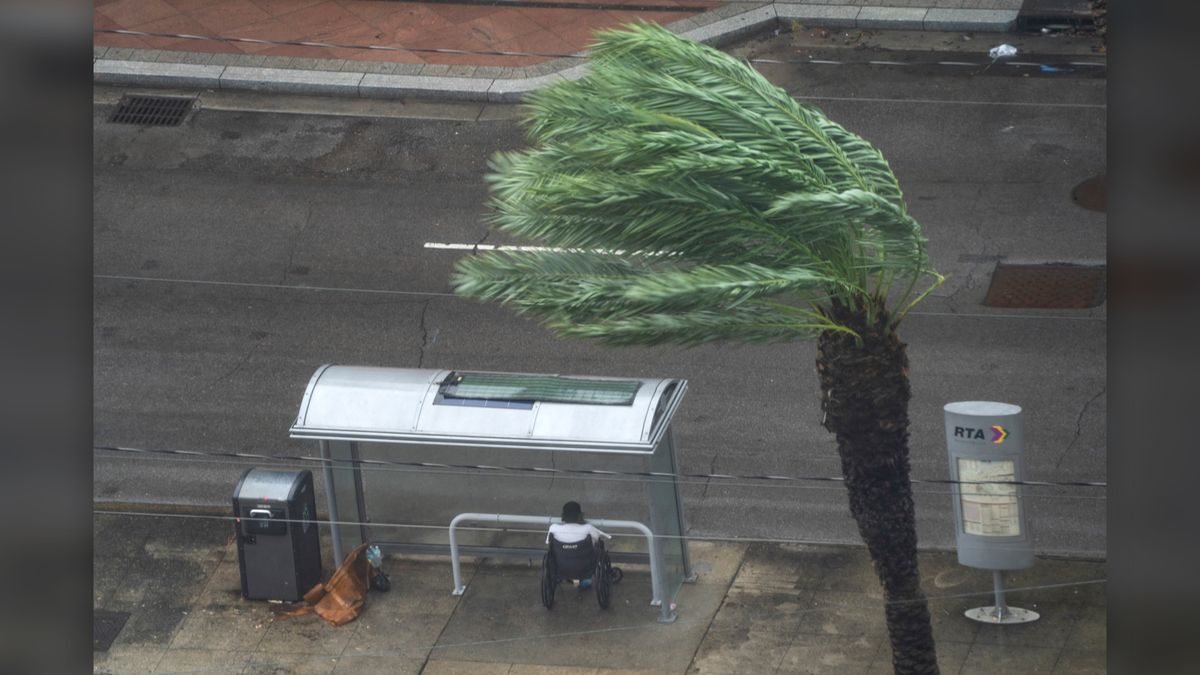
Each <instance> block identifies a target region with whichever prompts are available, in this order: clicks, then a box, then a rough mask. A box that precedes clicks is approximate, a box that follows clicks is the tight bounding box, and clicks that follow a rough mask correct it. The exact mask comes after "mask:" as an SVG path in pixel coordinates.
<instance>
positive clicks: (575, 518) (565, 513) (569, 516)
mask: <svg viewBox="0 0 1200 675" xmlns="http://www.w3.org/2000/svg"><path fill="white" fill-rule="evenodd" d="M562 521H563V522H564V523H582V522H583V507H581V506H580V505H579V502H567V503H566V504H563V510H562Z"/></svg>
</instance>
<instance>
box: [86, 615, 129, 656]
mask: <svg viewBox="0 0 1200 675" xmlns="http://www.w3.org/2000/svg"><path fill="white" fill-rule="evenodd" d="M128 619H129V612H110V611H109V610H107V609H93V610H92V650H93V651H98V652H106V651H108V648H109V647H111V646H112V643H113V640H116V639H117V635H118V634H119V633H120V632H121V629H122V628H124V627H125V622H126V621H127V620H128Z"/></svg>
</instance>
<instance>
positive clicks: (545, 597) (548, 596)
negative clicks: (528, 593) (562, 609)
mask: <svg viewBox="0 0 1200 675" xmlns="http://www.w3.org/2000/svg"><path fill="white" fill-rule="evenodd" d="M556 586H558V580H557V579H555V569H554V558H552V557H550V554H549V553H546V554H545V555H543V556H542V605H543V606H544V607H545V608H546V609H552V608H553V607H554V589H555V587H556Z"/></svg>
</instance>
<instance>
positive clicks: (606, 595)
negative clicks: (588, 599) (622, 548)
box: [595, 551, 613, 609]
mask: <svg viewBox="0 0 1200 675" xmlns="http://www.w3.org/2000/svg"><path fill="white" fill-rule="evenodd" d="M595 584H596V602H597V603H599V605H600V609H608V606H609V604H611V603H612V587H613V566H612V562H611V561H609V559H608V552H607V551H601V553H600V560H599V561H597V562H596V575H595Z"/></svg>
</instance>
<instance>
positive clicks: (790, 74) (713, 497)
mask: <svg viewBox="0 0 1200 675" xmlns="http://www.w3.org/2000/svg"><path fill="white" fill-rule="evenodd" d="M762 69H763V72H764V73H765V74H766V75H767V76H768V77H770V78H771V79H772V80H773V81H775V82H776V83H778V84H780V85H781V86H784V87H785V88H787V89H788V90H789V91H790V92H792V93H793V95H796V96H799V97H802V98H805V99H806V100H807V102H810V103H813V104H815V105H818V106H819V107H821V108H822V109H824V110H826V111H827V112H828V113H829V114H830V115H831V117H833V118H834V119H837V120H839V121H840V122H841V123H843V124H844V125H845V126H847V127H848V128H850V129H851V130H853V131H856V132H857V133H859V134H861V135H863V136H864V137H866V138H868V139H869V140H871V141H872V142H874V143H875V144H876V145H877V146H878V147H880V148H881V149H882V150H883V152H884V155H885V156H886V157H887V158H888V159H889V161H890V162H891V164H892V166H893V168H894V170H895V172H896V174H897V175H898V177H899V179H900V182H901V185H902V187H903V188H904V190H905V194H906V196H907V199H908V203H909V207H910V210H911V212H912V213H913V214H914V215H915V216H916V218H917V219H918V220H919V221H920V222H921V223H922V224H923V226H924V228H925V230H926V233H927V235H928V237H929V239H930V242H931V243H930V249H931V252H932V257H933V261H934V263H935V265H936V267H937V268H938V269H939V270H940V271H941V272H943V273H945V274H947V275H949V280H948V281H947V283H946V284H945V286H944V287H943V288H941V289H939V290H938V292H937V293H936V294H935V296H934V297H932V298H931V299H930V300H929V301H928V302H927V303H925V304H924V305H922V306H921V308H919V311H917V312H915V313H914V314H912V315H911V316H910V318H908V319H907V320H906V322H905V324H904V325H903V326H902V336H903V338H904V339H905V340H906V341H907V342H908V344H909V356H910V359H911V377H912V387H913V400H912V404H911V416H912V422H913V424H912V439H911V451H912V466H913V469H912V475H913V476H914V477H915V478H935V479H940V478H945V477H947V475H948V470H947V457H946V448H945V443H944V440H943V437H942V412H941V409H942V406H943V405H944V404H945V403H947V402H950V401H957V400H977V399H986V400H998V401H1005V402H1011V403H1016V404H1019V405H1021V406H1022V407H1023V408H1024V410H1025V427H1026V434H1027V457H1028V478H1031V479H1036V480H1104V479H1105V475H1106V474H1105V465H1106V435H1105V414H1106V409H1105V408H1106V401H1107V397H1106V394H1105V374H1106V371H1105V350H1106V320H1105V309H1104V308H1103V307H1100V308H1095V309H1088V310H999V309H993V308H988V307H984V306H982V305H981V304H980V302H981V300H982V298H983V296H984V294H985V292H986V290H987V287H988V283H989V279H990V275H991V271H992V268H993V265H994V264H995V261H996V260H997V259H1000V258H1004V259H1007V260H1009V261H1044V262H1049V261H1074V262H1098V261H1103V260H1104V258H1105V217H1104V215H1103V214H1099V213H1095V212H1092V211H1087V210H1084V209H1081V208H1079V207H1077V206H1076V205H1074V204H1073V203H1072V201H1071V199H1070V191H1071V189H1072V188H1073V187H1074V186H1075V185H1076V184H1078V183H1079V182H1081V181H1083V180H1084V179H1087V178H1089V177H1091V176H1094V175H1097V174H1100V173H1104V171H1105V162H1106V157H1105V124H1106V109H1105V82H1104V80H1103V79H1102V78H1097V77H1083V76H1080V75H1079V74H1069V75H1066V76H1064V77H1063V78H1061V79H1058V78H1051V77H1043V76H1037V77H1020V76H1016V77H1012V76H1000V75H998V74H996V73H985V74H982V75H980V74H978V73H964V72H962V71H961V70H960V71H954V70H951V69H943V70H939V69H936V68H934V69H924V70H920V71H918V70H906V69H902V68H890V69H884V68H862V67H850V66H841V67H833V66H826V67H813V66H807V67H802V66H794V65H778V66H763V67H762ZM120 93H121V91H117V90H97V95H96V98H97V105H96V107H95V113H94V170H95V171H94V176H95V178H94V205H95V206H94V223H95V226H94V248H95V261H94V274H95V279H94V298H95V304H94V326H95V327H94V330H95V334H94V338H95V347H94V356H95V360H94V367H95V392H94V395H95V407H94V432H95V443H96V445H99V446H104V445H118V446H132V447H138V448H151V449H162V448H169V449H180V450H193V451H209V452H217V451H231V450H233V451H247V452H260V453H265V454H307V455H315V454H317V450H316V448H315V447H310V444H303V443H298V442H295V441H291V440H289V439H288V438H287V428H288V426H289V425H290V423H291V420H292V417H293V416H294V415H295V413H296V410H297V407H298V405H299V401H300V397H301V395H302V393H303V391H304V387H305V385H306V384H307V382H308V379H309V377H310V376H311V374H312V372H313V371H314V370H315V369H316V368H317V367H318V366H320V365H321V364H323V363H330V362H334V363H343V364H364V365H383V366H398V367H426V368H459V369H479V370H509V371H529V372H550V373H563V374H582V375H588V374H593V375H639V376H647V377H682V378H686V379H688V380H689V382H690V388H689V393H688V395H687V398H686V399H685V401H684V404H683V406H682V408H681V409H680V412H679V414H678V415H677V417H676V434H677V439H678V442H679V445H680V449H681V462H682V465H683V466H682V469H683V470H684V471H688V472H708V471H717V472H723V473H731V474H777V475H792V476H797V475H804V476H837V475H839V473H840V471H839V466H838V462H837V459H836V452H835V447H834V443H833V439H832V438H831V437H830V435H829V434H828V433H827V432H825V431H824V429H823V428H822V427H821V426H820V424H819V422H820V411H819V405H818V402H817V396H818V388H817V381H816V376H815V372H814V366H813V358H814V350H813V347H812V345H810V344H805V343H796V344H787V345H773V346H733V345H723V346H709V347H703V348H696V349H690V350H683V349H675V348H654V349H646V348H607V347H601V346H597V345H594V344H591V343H585V342H575V341H564V340H560V339H557V338H554V337H553V336H551V335H550V334H548V333H547V332H546V331H545V330H543V329H542V328H540V327H539V326H538V325H536V324H535V323H533V322H531V321H529V320H526V319H522V318H519V317H517V316H515V315H514V314H513V313H512V312H510V311H509V310H506V309H503V308H500V307H495V306H488V305H481V304H477V303H473V302H468V301H464V300H460V299H458V298H455V297H454V296H453V295H451V294H450V292H449V284H448V279H449V275H450V271H451V268H452V265H453V262H454V261H455V259H457V258H458V257H459V256H460V255H463V253H462V252H460V251H447V250H435V249H429V248H426V247H425V244H426V243H427V242H435V243H466V244H471V243H476V242H480V241H485V240H486V241H487V242H488V243H501V242H503V241H504V239H503V238H502V237H501V236H499V235H497V234H490V235H489V233H488V232H487V229H486V227H485V225H484V224H483V223H482V219H481V217H482V215H483V214H484V213H485V208H484V202H485V199H486V189H485V186H484V183H483V181H482V176H483V174H484V172H485V171H486V160H487V158H488V157H489V156H490V155H491V154H492V153H494V152H495V151H497V150H503V149H510V148H517V147H521V146H522V145H523V144H524V140H523V137H522V134H521V131H520V128H519V126H518V125H517V124H516V123H515V122H514V120H513V119H512V118H513V114H512V113H513V110H512V109H511V108H507V107H493V106H472V105H462V106H438V105H432V104H427V105H409V106H400V105H391V106H388V105H384V104H379V103H373V104H359V103H346V102H327V103H322V102H317V101H313V100H288V101H280V100H278V99H274V100H273V99H262V98H256V97H251V96H246V97H230V96H228V95H217V94H206V95H203V96H202V97H201V105H200V108H199V111H198V112H196V113H195V114H194V115H192V117H191V118H190V119H189V120H188V121H187V122H185V124H184V125H183V126H182V127H179V128H140V127H135V126H126V125H119V124H112V123H109V122H108V121H107V118H108V116H109V115H110V114H111V110H112V107H111V101H112V100H113V99H114V97H116V96H119V95H120ZM280 106H285V107H290V108H293V109H295V110H294V112H287V113H280V112H269V111H264V109H278V108H279V107H280ZM221 108H226V109H221ZM231 108H245V109H246V110H235V109H231ZM331 112H335V113H337V114H328V113H331ZM409 116H418V117H409ZM419 116H427V117H436V118H438V119H422V118H420V117H419ZM387 451H388V452H393V451H394V452H396V453H401V454H396V455H393V456H396V457H402V456H403V455H402V451H400V450H396V449H391V450H387ZM496 459H497V458H496V457H480V458H479V461H481V462H488V463H499V462H497V461H496ZM501 459H502V458H501ZM248 465H250V464H247V463H237V462H231V461H227V460H218V459H213V458H209V459H204V458H182V457H167V456H152V457H148V456H140V455H125V454H117V453H108V452H97V453H96V454H95V464H94V496H95V498H96V499H97V500H104V501H121V502H153V503H169V504H192V505H195V504H202V505H225V504H228V502H229V498H230V494H231V491H232V489H233V485H234V483H235V482H236V479H237V476H238V475H239V474H240V472H241V471H242V470H243V469H244V468H245V467H246V466H248ZM381 475H382V474H376V478H373V479H372V482H371V487H370V489H371V490H372V492H371V494H370V495H369V498H370V499H371V500H372V502H371V503H372V505H373V506H375V507H378V508H377V509H375V508H373V509H372V516H373V518H374V519H375V520H383V521H396V522H414V519H416V520H420V514H419V509H418V508H416V507H413V506H412V499H413V498H412V494H413V492H414V491H415V490H417V488H416V487H415V486H418V485H420V484H422V483H421V481H420V480H414V477H413V475H412V474H411V473H404V472H393V473H392V474H390V475H389V478H387V479H381V478H379V477H378V476H381ZM418 478H419V477H418ZM529 480H530V481H532V480H533V479H529ZM424 484H425V485H441V486H445V488H446V489H453V485H454V483H453V480H452V478H446V477H441V478H440V479H436V480H435V479H430V478H428V477H425V483H424ZM473 484H474V483H473ZM506 485H509V486H510V487H511V485H510V484H508V483H506ZM559 487H560V488H561V487H562V484H561V483H560V484H559ZM514 489H520V488H514ZM525 489H526V490H527V492H528V495H530V497H529V501H530V506H529V508H530V509H533V511H546V512H551V511H553V510H554V509H555V508H556V507H557V503H549V504H541V503H540V502H539V501H538V498H536V497H534V496H533V495H536V494H537V492H536V491H537V490H538V489H540V488H539V486H538V484H536V483H532V482H527V483H526V488H525ZM580 489H583V488H582V487H581V488H580ZM605 489H606V488H604V487H597V486H596V485H589V487H588V488H587V494H588V495H589V497H590V499H591V501H592V503H602V502H603V500H604V498H605V497H604V495H605V494H606V493H605ZM474 490H475V488H473V489H471V490H464V491H463V492H464V495H465V496H466V495H470V494H472V493H474ZM915 490H916V491H917V509H918V521H919V523H918V527H919V535H920V540H921V545H922V546H929V547H940V548H946V547H952V546H953V544H954V534H953V532H954V526H953V522H952V521H953V511H952V506H951V501H950V496H949V494H948V489H947V487H946V486H944V485H937V484H918V485H917V486H916V487H915ZM612 494H614V495H615V494H617V492H613V493H612ZM684 494H685V509H686V512H687V519H688V524H689V526H690V531H691V533H692V534H693V535H696V536H713V537H762V538H773V539H794V540H805V541H822V542H857V541H858V537H857V533H856V531H855V528H854V524H853V521H852V520H851V519H850V517H849V515H848V514H847V510H846V500H845V495H844V491H843V489H842V487H841V486H840V485H837V484H836V483H834V484H830V483H812V482H797V483H788V484H779V483H770V484H766V485H764V484H763V483H761V482H751V481H727V482H719V481H713V482H712V483H711V484H708V483H706V482H704V481H696V482H691V483H688V484H687V485H685V489H684ZM1105 494H1106V491H1105V490H1104V489H1098V488H1031V489H1030V490H1029V492H1028V500H1027V508H1028V511H1029V514H1030V516H1031V518H1032V525H1033V531H1034V537H1035V546H1036V548H1037V549H1038V550H1039V551H1042V552H1055V553H1089V554H1096V553H1103V551H1104V550H1105V547H1106V527H1105V512H1106V504H1107V502H1106V500H1105ZM468 501H469V500H467V501H464V503H463V508H462V510H463V511H477V510H480V509H479V508H477V507H476V506H475V505H473V504H470V503H468ZM545 501H547V502H550V501H553V500H551V499H546V500H545ZM406 504H408V506H407V507H406V506H405V505H406ZM533 511H531V512H533ZM595 515H597V516H603V515H605V514H602V513H595Z"/></svg>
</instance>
